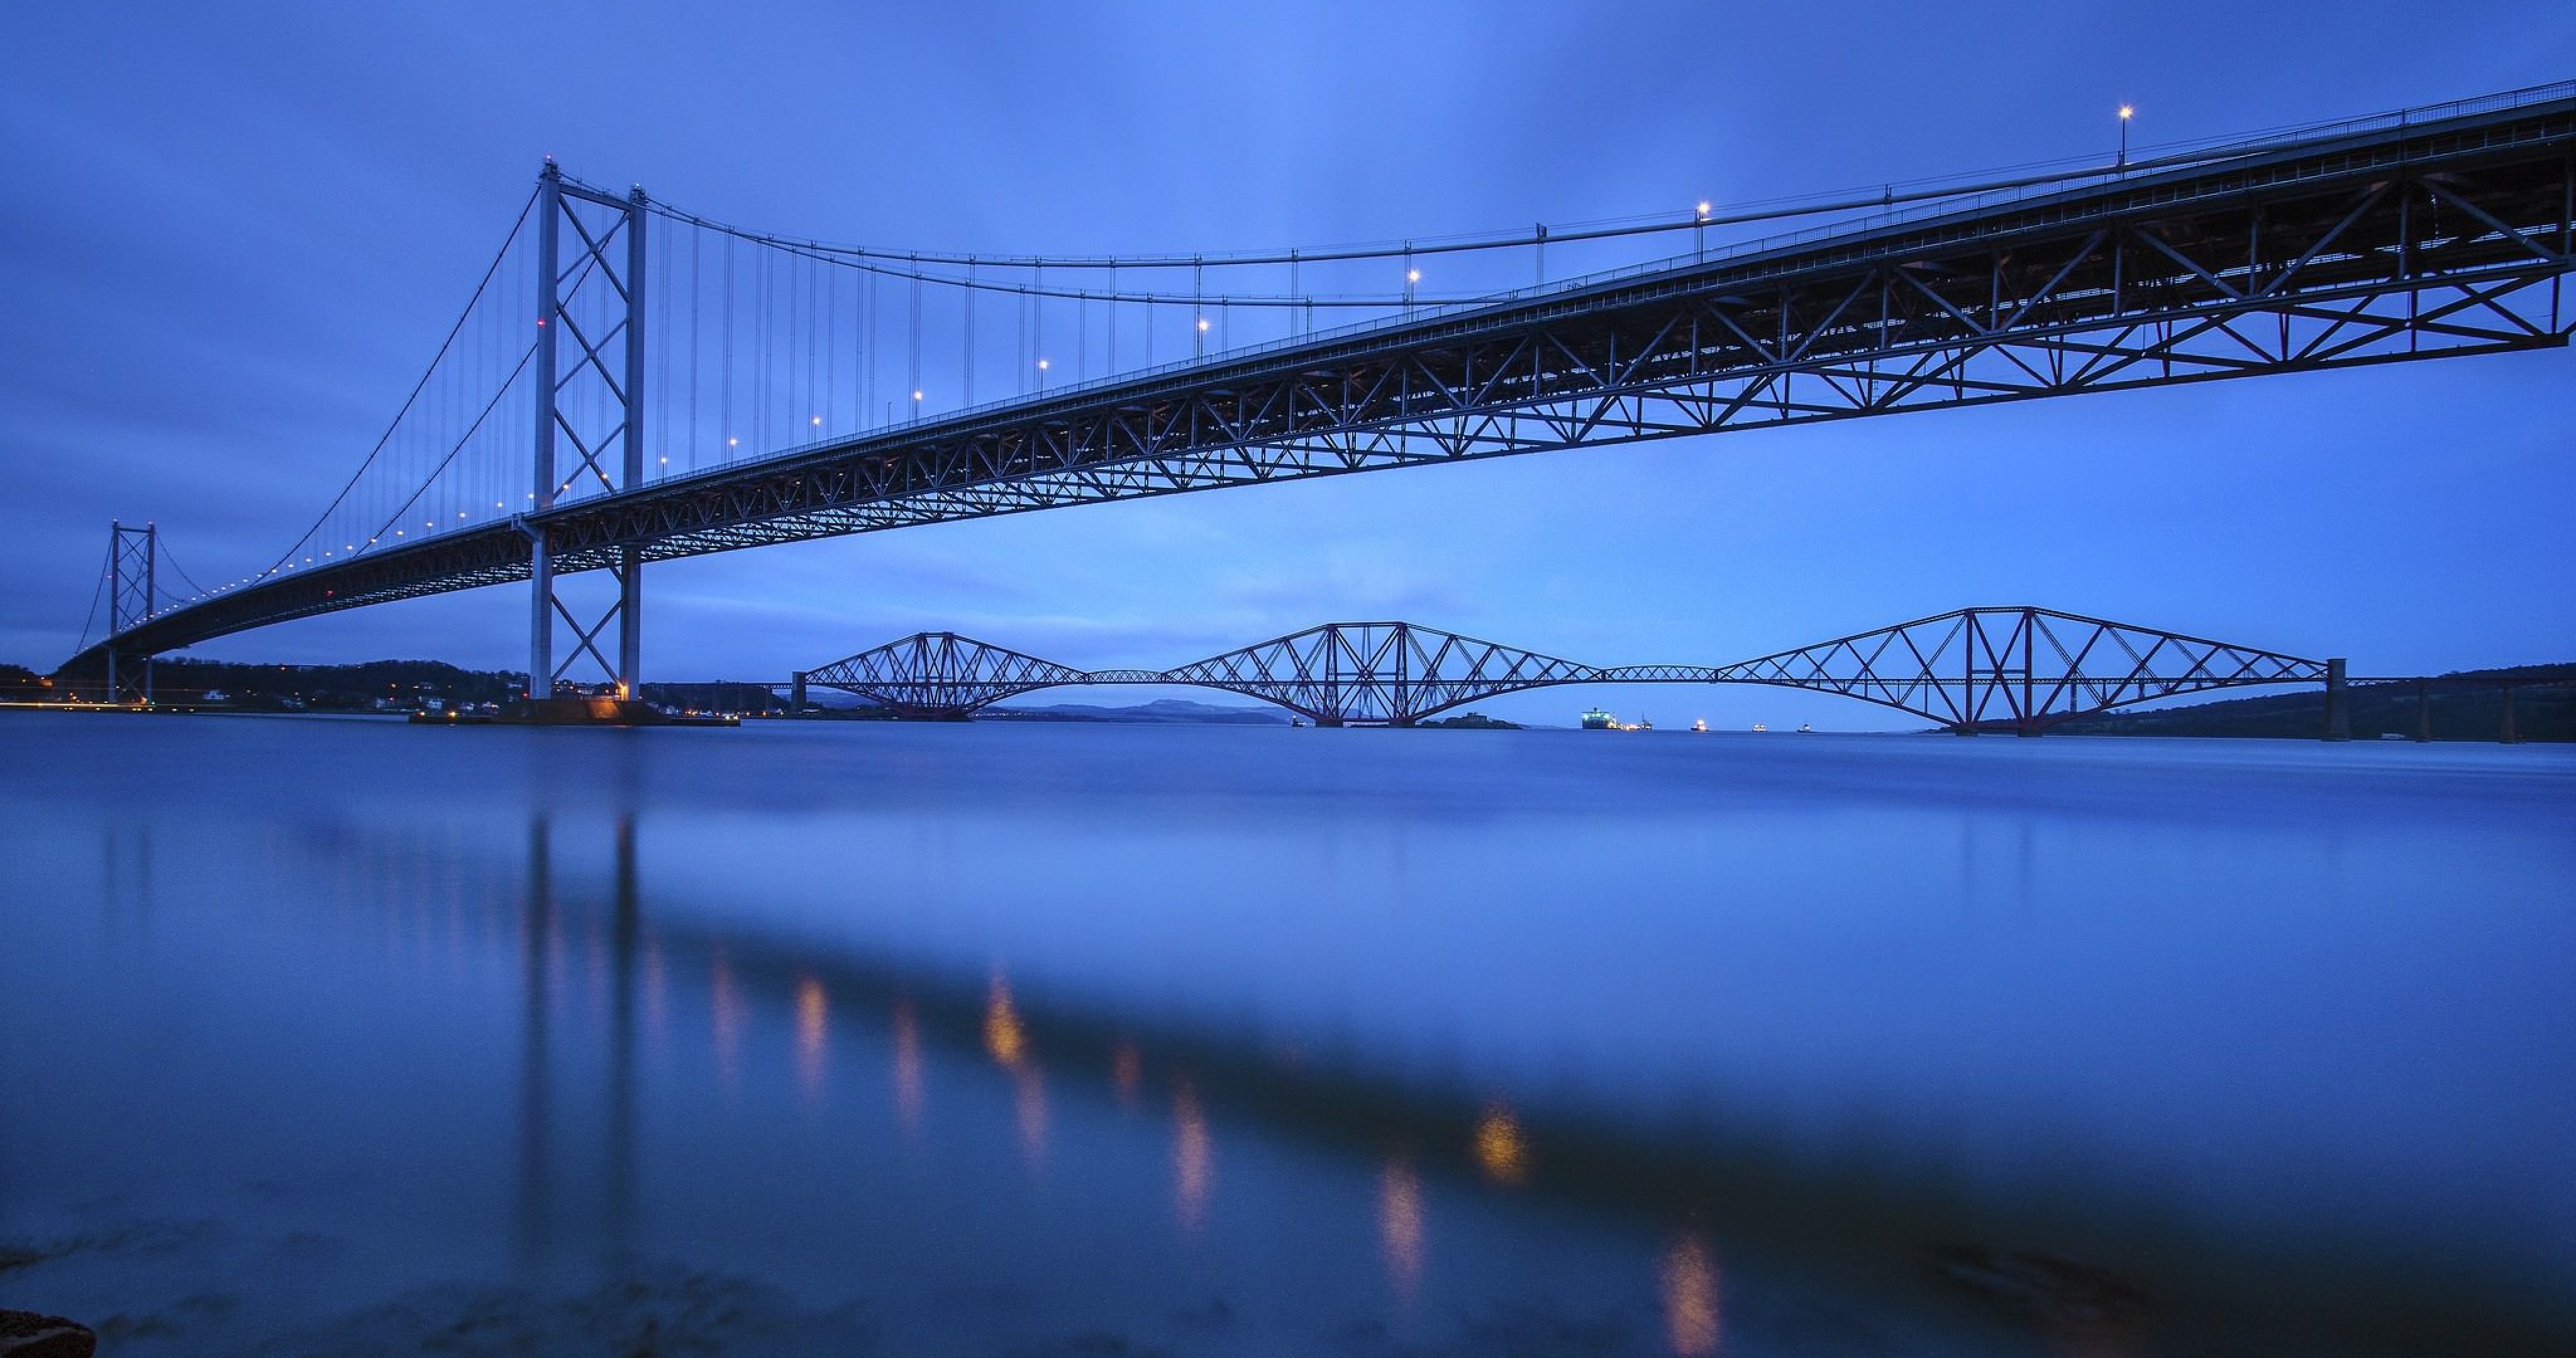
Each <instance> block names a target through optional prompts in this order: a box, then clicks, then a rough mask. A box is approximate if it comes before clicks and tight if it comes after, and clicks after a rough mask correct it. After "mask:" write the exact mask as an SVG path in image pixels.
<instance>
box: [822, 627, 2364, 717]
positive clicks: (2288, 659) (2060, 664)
mask: <svg viewBox="0 0 2576 1358" xmlns="http://www.w3.org/2000/svg"><path fill="white" fill-rule="evenodd" d="M2335 665H2336V662H2332V661H2323V660H2308V659H2303V658H2301V657H2298V656H2291V655H2282V654H2279V653H2277V652H2273V651H2265V650H2258V649H2256V648H2253V647H2249V646H2237V645H2232V644H2230V643H2227V642H2221V641H2210V640H2208V639H2206V638H2202V637H2191V636H2184V635H2182V634H2180V633H2176V632H2164V631H2158V630H2156V629H2154V628H2148V627H2138V626H2133V625H2130V624H2127V623H2117V622H2109V621H2106V620H2104V619H2100V618H2088V617H2084V616H2081V615H2079V614H2074V613H2060V612H2056V611H2054V610H2051V609H2044V608H2030V607H2021V608H1963V609H1960V610H1958V611H1956V612H1951V613H1943V614H1939V615H1937V616H1934V617H1929V618H1917V619H1915V620H1914V621H1912V622H1906V623H1899V624H1897V625H1895V626H1893V627H1883V628H1880V629H1878V630H1876V631H1872V632H1861V633H1855V634H1854V635H1851V636H1847V637H1837V638H1835V639H1834V640H1832V641H1825V642H1819V643H1817V644H1815V645H1813V646H1807V647H1802V648H1800V649H1798V650H1794V651H1782V652H1780V653H1778V654H1776V655H1767V656H1763V657H1760V658H1759V659H1754V660H1744V661H1738V662H1736V663H1735V664H1731V665H1718V666H1700V665H1627V666H1618V667H1609V668H1605V667H1601V666H1595V665H1584V664H1579V663H1577V662H1575V661H1571V660H1564V659H1560V658H1558V657H1555V656H1548V655H1540V654H1538V653H1536V652H1533V651H1524V650H1520V649H1517V648H1515V647H1510V646H1503V645H1498V644H1496V643H1494V642H1490V641H1479V640H1477V639H1476V638H1474V637H1465V636H1460V635H1458V634H1456V633H1454V632H1444V631H1441V630H1439V629H1437V628H1430V627H1423V626H1420V625H1418V624H1414V623H1404V622H1344V623H1327V624H1325V625H1324V626H1321V627H1313V628H1309V629H1307V630H1305V631H1303V632H1297V633H1293V634H1291V635H1288V636H1284V637H1277V638H1273V639H1272V640H1269V641H1264V642H1258V643H1256V644H1254V645H1251V646H1246V647H1244V648H1242V649H1240V650H1234V651H1228V652H1226V653H1224V654H1223V655H1216V656H1210V657H1208V658H1207V659H1205V660H1198V661H1193V662H1191V663H1189V664H1186V665H1180V666H1176V667H1174V668H1172V669H1167V670H1137V669H1124V670H1077V669H1074V668H1072V667H1071V666H1067V665H1058V664H1055V663H1053V662H1051V661H1046V660H1040V659H1038V658H1037V657H1035V656H1031V655H1025V654H1022V653H1021V652H1018V651H1013V650H1008V649H1005V648H1003V647H999V646H994V645H991V644H989V643H986V642H981V641H976V640H974V639H973V638H970V637H961V636H959V635H957V634H956V633H954V632H922V633H916V634H915V635H913V636H909V637H905V638H903V639H902V640H900V641H894V642H889V643H887V644H886V645H883V646H879V647H876V648H875V649H873V650H867V651H861V652H860V653H858V654H857V655H853V656H850V657H847V658H846V659H843V660H839V661H835V662H834V663H832V664H830V665H826V666H824V667H822V668H820V669H816V670H808V671H805V672H803V673H800V674H798V675H797V676H796V691H797V704H798V706H800V707H801V706H802V705H803V701H804V692H805V690H806V689H807V688H808V687H821V688H836V689H842V690H845V691H847V692H850V693H855V694H858V695H860V696H862V697H865V698H868V699H870V700H871V701H873V702H876V703H879V704H881V705H883V706H886V707H890V708H892V709H894V710H895V711H896V712H898V713H900V714H902V715H905V716H912V717H925V718H937V719H943V720H960V719H963V718H965V717H967V716H969V715H971V714H972V713H973V712H974V711H975V710H976V709H977V708H980V707H983V706H985V705H987V704H990V703H993V702H997V701H1000V700H1001V699H1004V698H1009V697H1014V696H1017V695H1019V694H1022V693H1028V692H1032V691H1034V690H1037V689H1042V688H1054V687H1062V686H1068V685H1118V684H1180V685H1189V686H1193V687H1198V688H1213V689H1223V690H1225V691H1227V692H1231V693H1241V694H1245V695H1247V696H1250V697H1255V698H1259V699H1261V700H1263V701H1264V702H1269V703H1274V704H1277V705H1278V706H1280V707H1284V708H1287V709H1288V710H1290V711H1292V712H1295V713H1298V714H1300V715H1302V716H1305V717H1307V718H1309V719H1311V720H1313V721H1314V722H1316V723H1317V724H1318V725H1323V726H1410V725H1413V724H1414V723H1416V722H1418V721H1420V720H1422V719H1423V718H1425V717H1429V716H1432V715H1434V714H1436V713H1439V712H1442V711H1446V710H1448V709H1450V708H1453V707H1457V706H1460V705H1462V704H1465V703H1471V702H1476V701H1479V700H1481V699H1485V698H1490V697H1494V696H1496V695H1498V694H1504V693H1516V692H1520V691H1523V690H1527V689H1534V688H1551V687H1555V686H1558V685H1564V684H1593V683H1624V684H1763V685H1769V686H1773V687H1779V688H1803V689H1813V690H1816V691H1819V692H1826V693H1839V694H1842V695H1844V696H1846V697H1852V698H1859V699H1861V700H1863V701H1865V702H1872V703H1877V704H1879V705H1881V706H1883V707H1892V708H1896V709H1898V710H1900V711H1904V712H1910V713H1913V714H1914V715H1916V716H1919V717H1923V718H1925V719H1926V720H1929V721H1932V722H1935V723H1937V724H1939V725H1942V726H1945V727H1948V728H1950V729H1952V730H1955V731H1981V730H1995V731H2004V730H2009V731H2014V732H2017V733H2020V734H2025V735H2036V734H2038V733H2039V732H2040V731H2042V730H2044V729H2046V728H2047V727H2049V726H2052V725H2054V724H2056V723H2058V722H2061V721H2064V720H2067V719H2068V718H2071V717H2079V716H2085V715H2088V714H2091V713H2095V712H2102V711H2107V710H2109V709H2111V708H2115V707H2125V706H2128V705H2130V704H2133V703H2142V702H2148V701H2152V700H2154V699H2157V698H2169V697H2173V696H2175V695H2177V694H2184V693H2197V692H2201V691H2205V690H2209V689H2218V688H2240V687H2245V686H2249V685H2260V684H2327V685H2329V686H2330V687H2331V686H2332V685H2333V684H2335V683H2337V682H2338V681H2339V678H2340V672H2339V671H2338V670H2337V669H2336V668H2335Z"/></svg>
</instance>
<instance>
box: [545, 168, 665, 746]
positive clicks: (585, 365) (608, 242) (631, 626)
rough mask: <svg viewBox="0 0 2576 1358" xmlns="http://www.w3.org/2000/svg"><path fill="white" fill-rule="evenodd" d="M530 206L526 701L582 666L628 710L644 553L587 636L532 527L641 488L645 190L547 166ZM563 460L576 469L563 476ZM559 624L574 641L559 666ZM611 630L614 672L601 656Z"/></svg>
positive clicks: (627, 559)
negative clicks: (533, 289) (568, 507)
mask: <svg viewBox="0 0 2576 1358" xmlns="http://www.w3.org/2000/svg"><path fill="white" fill-rule="evenodd" d="M537 199H538V203H537V351H536V359H535V364H536V395H537V400H536V407H537V427H536V446H535V468H534V471H535V479H534V483H533V485H532V487H531V493H530V496H529V510H528V517H523V518H522V519H521V520H520V529H521V531H523V532H525V533H526V534H527V535H528V541H529V572H528V575H529V584H530V586H531V598H530V610H529V620H528V621H529V626H528V695H527V696H528V697H530V698H531V699H544V698H550V697H552V696H554V686H555V682H556V681H557V680H559V679H561V678H563V677H564V674H565V672H566V671H568V670H570V669H571V668H572V667H573V666H574V665H575V664H577V663H579V661H580V660H581V659H582V657H584V656H588V657H589V658H590V659H591V660H592V661H593V662H594V663H595V664H596V665H597V666H598V668H599V669H600V670H602V671H604V672H605V674H606V676H607V677H608V678H609V679H610V680H613V681H614V682H615V683H616V685H617V696H618V697H619V698H621V699H632V698H634V697H635V696H636V695H637V693H638V690H639V679H638V674H637V671H638V669H639V668H640V665H641V660H642V652H643V642H644V558H643V551H642V549H641V548H639V547H636V546H633V545H628V546H623V547H619V548H616V549H615V551H616V559H615V560H614V561H613V562H612V563H611V564H610V566H609V568H608V569H609V571H610V572H611V574H612V575H614V576H615V578H616V581H617V598H616V600H615V601H614V602H612V603H610V604H609V605H608V606H607V609H606V611H605V612H602V613H600V614H599V615H598V616H597V617H596V618H595V619H594V620H593V621H591V622H589V623H587V624H585V623H584V622H583V621H582V617H581V615H580V614H579V613H577V612H575V611H574V608H573V606H572V605H571V604H570V603H568V602H567V601H566V600H565V599H564V598H563V597H562V596H561V594H560V592H559V591H558V590H557V588H556V583H555V553H554V547H553V545H552V544H551V543H550V542H549V541H548V539H547V534H546V530H545V529H544V528H543V527H541V526H539V524H537V523H536V522H534V521H533V520H534V519H535V518H536V517H538V516H542V515H543V514H545V513H546V511H548V510H551V509H553V508H554V507H555V505H556V502H557V501H558V500H559V499H561V498H566V497H568V496H570V495H571V493H572V492H574V491H575V490H576V489H578V490H579V491H580V492H581V493H583V494H585V495H587V494H589V493H590V492H591V491H592V490H593V489H594V488H596V489H597V490H598V491H600V492H601V493H609V494H613V493H615V492H618V491H623V490H631V489H634V488H636V487H638V486H640V485H642V484H643V483H644V411H645V409H646V407H645V404H644V316H645V311H644V280H645V269H644V238H645V234H646V233H645V198H644V190H643V189H642V188H641V187H638V188H637V189H635V190H634V192H632V193H630V194H628V195H627V196H626V197H624V198H618V197H614V196H612V195H609V194H605V193H601V192H599V191H598V190H596V189H592V188H589V187H588V186H586V185H583V184H581V183H579V182H578V181H569V182H568V181H566V180H565V179H564V177H563V175H562V172H561V171H559V170H558V169H556V167H555V163H554V161H553V160H551V159H549V160H547V161H546V164H545V169H544V170H543V171H541V172H540V173H539V175H538V177H537ZM567 228H569V234H570V239H569V242H567V238H566V232H567ZM567 243H569V245H570V246H571V247H572V248H569V249H567V248H566V246H567ZM561 451H569V452H570V453H571V454H572V458H573V459H577V463H576V462H575V461H573V460H567V461H566V462H565V463H564V464H562V465H560V466H559V464H558V459H557V456H556V454H557V453H558V452H561ZM612 464H613V468H612ZM558 622H560V623H561V624H562V625H563V626H564V627H566V628H568V629H570V633H571V645H570V646H568V647H567V648H566V649H565V652H564V654H563V656H562V658H561V660H560V661H558V660H557V658H556V652H555V640H556V625H557V623H558ZM611 622H615V623H616V624H617V657H616V659H615V660H614V661H612V660H610V659H609V658H608V656H607V655H606V654H605V653H604V652H602V651H601V650H600V648H599V637H600V634H601V633H603V632H605V631H606V630H607V629H608V625H609V623H611Z"/></svg>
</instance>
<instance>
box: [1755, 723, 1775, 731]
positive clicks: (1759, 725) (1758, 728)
mask: <svg viewBox="0 0 2576 1358" xmlns="http://www.w3.org/2000/svg"><path fill="white" fill-rule="evenodd" d="M1753 729H1754V730H1756V731H1768V730H1770V729H1771V728H1770V727H1768V726H1765V725H1763V724H1762V723H1760V722H1758V721H1757V722H1755V723H1753Z"/></svg>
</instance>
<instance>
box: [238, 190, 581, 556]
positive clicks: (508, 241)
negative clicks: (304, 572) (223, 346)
mask: <svg viewBox="0 0 2576 1358" xmlns="http://www.w3.org/2000/svg"><path fill="white" fill-rule="evenodd" d="M537 194H538V191H537V190H533V189H532V190H530V191H529V193H528V201H526V202H525V203H522V204H520V205H519V216H518V219H517V220H516V221H513V222H511V223H510V234H509V235H507V236H505V237H503V238H502V240H501V248H500V249H499V250H498V251H497V252H495V253H494V254H493V256H492V263H491V265H490V266H489V267H487V268H485V269H484V270H483V280H482V281H481V282H479V283H476V284H475V285H474V296H473V297H471V298H469V299H468V300H467V301H466V303H465V310H464V312H463V313H462V314H460V315H458V316H457V318H456V324H455V325H454V326H451V327H449V329H448V332H447V338H446V339H443V340H441V341H439V344H438V353H437V354H436V355H435V356H433V357H432V358H431V359H430V360H429V367H428V369H427V370H425V371H423V372H422V373H421V375H420V381H419V382H417V383H415V384H414V385H413V386H412V389H411V395H409V396H406V397H404V398H403V403H402V409H400V410H398V411H395V412H394V418H393V422H392V423H391V424H388V425H386V426H385V432H384V434H383V436H382V437H380V438H378V439H377V440H376V446H375V447H374V448H372V449H370V450H368V453H367V458H366V460H365V461H364V462H361V463H359V464H358V469H357V470H356V471H354V472H351V473H350V474H349V480H348V483H347V484H346V485H343V486H341V487H340V493H339V494H337V495H334V496H332V497H331V503H330V505H329V506H328V507H327V508H325V509H324V510H323V511H322V513H321V514H320V515H319V516H318V517H316V518H315V519H314V520H313V526H312V527H310V528H307V529H305V530H304V534H303V536H301V537H299V538H297V539H296V540H295V543H294V545H293V546H290V547H288V548H287V549H286V550H285V551H284V552H283V553H281V554H280V555H279V556H278V558H277V559H276V560H275V561H272V562H270V563H268V570H266V571H263V572H261V574H263V575H265V574H269V573H272V572H274V571H276V570H277V568H278V567H280V566H283V565H285V564H286V563H287V561H288V560H289V559H290V558H292V557H293V556H294V555H295V553H296V551H297V550H298V549H300V548H302V547H303V546H304V545H305V544H306V543H309V542H311V541H312V540H313V535H314V534H315V533H318V532H320V531H322V526H323V525H324V524H326V523H329V522H330V520H331V516H332V515H333V514H334V513H336V512H338V510H339V508H340V504H341V502H342V501H344V500H346V499H348V498H349V492H350V491H352V490H354V489H356V488H357V485H358V481H359V479H360V478H361V477H364V476H365V475H366V474H367V468H369V467H372V466H374V465H375V463H376V458H377V457H378V456H379V455H380V454H382V453H383V452H384V450H385V445H386V444H387V443H390V442H392V441H393V436H394V431H395V430H397V429H400V428H401V427H402V422H403V417H404V416H406V415H409V414H410V413H411V408H412V404H413V403H414V402H416V401H418V400H419V399H420V394H421V393H422V392H423V391H426V390H427V389H428V388H429V381H430V379H431V378H432V377H435V376H437V374H438V365H439V363H440V361H441V360H443V359H445V358H446V357H447V350H448V348H449V346H451V345H453V344H455V343H456V336H457V332H458V331H461V330H463V329H464V328H465V322H466V321H467V320H468V319H470V318H471V317H472V316H473V315H474V308H475V306H476V305H477V304H479V303H480V302H481V301H482V300H483V293H484V290H485V289H487V288H489V287H491V286H492V276H493V275H494V274H496V273H498V272H500V269H501V261H503V260H505V259H507V258H509V255H510V247H511V245H513V244H515V243H516V242H517V241H518V239H519V230H520V228H522V227H524V226H526V225H527V224H528V213H529V212H531V211H533V210H534V209H535V208H536V205H537Z"/></svg>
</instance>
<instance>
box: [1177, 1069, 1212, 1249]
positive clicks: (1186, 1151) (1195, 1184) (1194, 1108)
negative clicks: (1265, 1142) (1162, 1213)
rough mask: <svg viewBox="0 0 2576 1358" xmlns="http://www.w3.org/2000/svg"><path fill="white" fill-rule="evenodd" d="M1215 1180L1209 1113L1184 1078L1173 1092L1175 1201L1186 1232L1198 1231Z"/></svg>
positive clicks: (1196, 1092)
mask: <svg viewBox="0 0 2576 1358" xmlns="http://www.w3.org/2000/svg"><path fill="white" fill-rule="evenodd" d="M1215 1179H1216V1152H1215V1147H1214V1145H1213V1143H1211V1142H1210V1141H1209V1139H1208V1124H1207V1114H1206V1113H1204V1112H1202V1111H1201V1110H1200V1108H1199V1096H1198V1091H1197V1090H1195V1089H1193V1088H1191V1087H1190V1082H1189V1081H1188V1080H1186V1079H1184V1080H1181V1081H1180V1082H1179V1083H1178V1084H1177V1085H1176V1086H1175V1087H1174V1088H1173V1090H1172V1198H1173V1202H1174V1204H1175V1205H1176V1207H1177V1208H1178V1210H1179V1213H1180V1221H1181V1229H1182V1230H1183V1231H1195V1230H1197V1229H1198V1226H1199V1220H1200V1218H1201V1217H1203V1216H1205V1215H1206V1214H1207V1202H1208V1190H1209V1189H1210V1187H1211V1186H1212V1185H1213V1184H1214V1182H1215Z"/></svg>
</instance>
